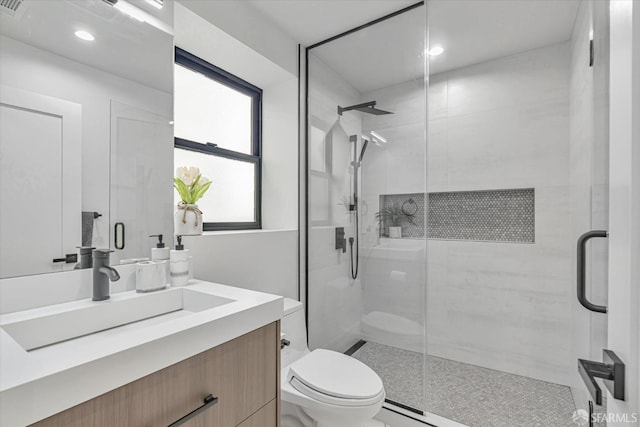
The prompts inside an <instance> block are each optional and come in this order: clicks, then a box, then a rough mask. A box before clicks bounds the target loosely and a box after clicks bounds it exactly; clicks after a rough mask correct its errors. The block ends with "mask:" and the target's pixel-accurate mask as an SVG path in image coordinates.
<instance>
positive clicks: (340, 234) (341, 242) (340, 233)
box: [336, 227, 347, 252]
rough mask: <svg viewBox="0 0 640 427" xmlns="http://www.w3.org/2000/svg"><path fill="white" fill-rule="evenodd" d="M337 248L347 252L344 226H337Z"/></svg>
mask: <svg viewBox="0 0 640 427" xmlns="http://www.w3.org/2000/svg"><path fill="white" fill-rule="evenodd" d="M336 249H342V252H347V239H345V238H344V227H336Z"/></svg>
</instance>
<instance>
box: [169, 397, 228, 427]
mask: <svg viewBox="0 0 640 427" xmlns="http://www.w3.org/2000/svg"><path fill="white" fill-rule="evenodd" d="M216 403H218V398H217V397H213V395H211V394H208V395H207V396H206V397H205V398H204V403H203V404H202V406H199V407H198V408H196V409H194V410H193V411H191V412H189V413H188V414H187V415H185V416H184V417H182V418H180V419H179V420H178V421H175V422H173V423H171V424H169V426H168V427H177V426H179V425H181V424H184V423H186V422H187V421H189V420H190V419H191V418H193V417H195V416H196V415H198V414H199V413H200V412H203V411H205V410H206V409H207V408H209V407H210V406H213V405H215V404H216Z"/></svg>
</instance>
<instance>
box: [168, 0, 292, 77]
mask: <svg viewBox="0 0 640 427" xmlns="http://www.w3.org/2000/svg"><path fill="white" fill-rule="evenodd" d="M176 4H178V5H182V6H185V7H187V8H189V9H190V10H192V11H193V12H195V13H197V14H198V15H200V16H201V17H203V18H204V19H206V20H207V21H208V22H210V23H212V24H213V25H215V26H216V27H218V28H219V29H220V30H222V31H224V32H225V33H226V34H228V35H229V36H231V37H233V38H234V39H235V40H237V41H238V42H240V43H242V44H244V45H245V46H247V47H249V48H251V49H252V50H253V51H255V52H259V53H260V54H261V55H263V56H264V57H266V58H268V59H269V60H270V61H272V62H273V63H274V64H277V65H278V66H279V67H281V68H283V69H284V70H286V71H288V72H289V73H290V74H294V75H295V74H296V73H297V59H296V58H297V42H296V41H295V40H293V39H292V38H291V37H290V36H289V35H288V34H287V33H286V32H285V31H283V30H282V29H281V28H280V27H279V26H277V25H276V24H274V23H273V22H272V21H271V20H270V18H268V17H267V16H265V15H264V14H263V13H262V12H260V11H259V10H258V9H256V8H255V7H253V6H252V5H251V4H249V3H248V2H244V1H237V0H215V1H202V0H176ZM207 41H209V42H214V41H213V40H207ZM214 43H215V42H214Z"/></svg>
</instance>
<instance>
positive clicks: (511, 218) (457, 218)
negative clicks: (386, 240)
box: [380, 188, 535, 243]
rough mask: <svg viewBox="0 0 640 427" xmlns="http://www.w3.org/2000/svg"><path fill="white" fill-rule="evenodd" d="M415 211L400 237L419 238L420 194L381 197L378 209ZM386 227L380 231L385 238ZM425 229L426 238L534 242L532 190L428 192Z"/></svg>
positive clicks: (422, 228)
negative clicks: (394, 208) (391, 208)
mask: <svg viewBox="0 0 640 427" xmlns="http://www.w3.org/2000/svg"><path fill="white" fill-rule="evenodd" d="M403 204H404V206H405V207H411V208H412V209H415V211H416V212H415V214H414V215H413V217H411V218H412V222H405V223H404V224H403V226H402V237H407V238H423V237H424V236H425V224H424V194H423V193H415V194H384V195H381V196H380V206H381V207H382V208H388V207H391V206H394V205H395V206H402V205H403ZM387 227H388V225H387V224H385V227H383V229H382V230H381V233H382V235H387V233H388V228H387ZM427 227H428V228H427V230H428V234H429V238H430V239H443V240H475V241H493V242H516V243H534V242H535V190H534V189H533V188H517V189H506V190H483V191H455V192H439V193H429V215H428V224H427Z"/></svg>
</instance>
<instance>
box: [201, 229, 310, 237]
mask: <svg viewBox="0 0 640 427" xmlns="http://www.w3.org/2000/svg"><path fill="white" fill-rule="evenodd" d="M285 231H298V230H297V229H296V228H276V229H269V230H264V229H260V230H217V231H205V232H203V233H202V235H203V236H221V235H227V234H264V233H281V232H285Z"/></svg>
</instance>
